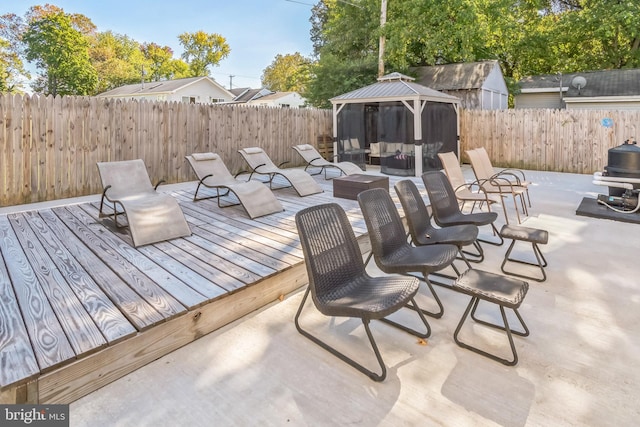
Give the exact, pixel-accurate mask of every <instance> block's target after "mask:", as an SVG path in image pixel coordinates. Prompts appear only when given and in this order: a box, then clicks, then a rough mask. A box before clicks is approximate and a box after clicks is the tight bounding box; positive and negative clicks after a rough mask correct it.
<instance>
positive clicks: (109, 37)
mask: <svg viewBox="0 0 640 427" xmlns="http://www.w3.org/2000/svg"><path fill="white" fill-rule="evenodd" d="M90 39H91V48H90V49H89V56H90V59H91V64H92V65H93V67H94V68H95V69H96V71H97V73H98V83H97V85H96V87H95V89H94V93H102V92H105V91H107V90H111V89H114V88H116V87H119V86H122V85H125V84H131V83H136V82H139V81H140V80H141V78H142V73H143V70H144V68H145V62H146V59H145V57H144V55H143V54H142V51H141V50H140V45H139V44H138V42H136V41H135V40H133V39H131V38H129V37H127V36H125V35H122V34H115V33H113V32H111V31H106V32H104V33H97V34H96V35H95V36H93V37H91V38H90Z"/></svg>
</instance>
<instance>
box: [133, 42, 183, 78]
mask: <svg viewBox="0 0 640 427" xmlns="http://www.w3.org/2000/svg"><path fill="white" fill-rule="evenodd" d="M141 49H142V53H143V54H144V57H145V59H146V60H147V63H148V67H149V72H148V74H147V76H148V77H149V80H151V81H156V82H157V81H159V80H162V79H169V80H170V79H179V78H183V77H187V76H188V73H189V65H187V63H185V62H184V61H182V60H181V59H174V58H173V50H171V48H170V47H169V46H164V47H161V46H160V45H158V44H156V43H144V44H143V45H142V47H141Z"/></svg>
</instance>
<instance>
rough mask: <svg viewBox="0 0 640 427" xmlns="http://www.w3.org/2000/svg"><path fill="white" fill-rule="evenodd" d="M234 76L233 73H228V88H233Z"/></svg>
mask: <svg viewBox="0 0 640 427" xmlns="http://www.w3.org/2000/svg"><path fill="white" fill-rule="evenodd" d="M234 77H235V76H234V75H231V74H229V90H231V89H233V78H234Z"/></svg>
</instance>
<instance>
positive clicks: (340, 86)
mask: <svg viewBox="0 0 640 427" xmlns="http://www.w3.org/2000/svg"><path fill="white" fill-rule="evenodd" d="M311 71H312V75H313V78H312V79H311V80H310V81H309V84H308V85H307V89H306V90H305V91H304V92H303V93H302V96H303V97H304V98H305V99H306V100H307V101H308V102H309V104H311V105H313V106H314V107H317V108H330V107H331V102H329V99H330V98H332V97H334V96H336V95H340V94H342V93H345V92H350V91H352V90H354V89H357V88H359V87H362V86H366V85H370V84H372V83H375V78H376V75H377V72H378V59H377V57H374V58H369V59H360V60H349V61H345V60H344V59H343V58H341V57H338V56H335V55H333V54H330V53H326V54H323V55H322V58H321V60H320V61H318V62H317V63H316V64H315V65H313V67H312V69H311Z"/></svg>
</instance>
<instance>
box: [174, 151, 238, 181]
mask: <svg viewBox="0 0 640 427" xmlns="http://www.w3.org/2000/svg"><path fill="white" fill-rule="evenodd" d="M186 159H187V160H188V161H189V164H190V165H191V168H192V169H193V172H194V173H195V174H196V176H197V177H198V179H199V180H202V179H203V178H204V177H205V176H208V175H211V177H210V178H207V180H209V181H211V182H214V183H215V182H221V181H228V180H230V179H231V180H232V179H234V178H233V175H231V172H229V169H227V166H226V165H225V164H224V162H223V161H222V158H221V157H220V156H219V155H218V154H215V153H193V154H191V155H190V156H186Z"/></svg>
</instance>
